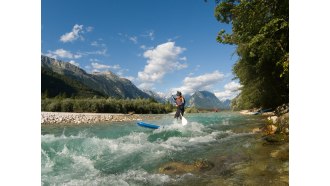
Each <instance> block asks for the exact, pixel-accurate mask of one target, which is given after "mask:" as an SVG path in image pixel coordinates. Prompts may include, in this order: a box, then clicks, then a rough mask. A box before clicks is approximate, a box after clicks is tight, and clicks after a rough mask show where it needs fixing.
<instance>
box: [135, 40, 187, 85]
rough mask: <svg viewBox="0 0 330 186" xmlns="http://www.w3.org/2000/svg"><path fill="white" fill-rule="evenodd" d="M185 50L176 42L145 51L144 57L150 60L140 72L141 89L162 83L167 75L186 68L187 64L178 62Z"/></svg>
mask: <svg viewBox="0 0 330 186" xmlns="http://www.w3.org/2000/svg"><path fill="white" fill-rule="evenodd" d="M185 50H186V49H185V48H182V47H179V46H175V43H174V42H167V43H163V44H160V45H158V46H157V47H156V48H154V49H150V50H147V51H145V52H144V54H143V56H144V57H145V58H147V59H148V60H147V65H146V66H145V67H144V70H143V71H140V72H138V80H139V81H140V82H141V85H140V87H142V88H148V87H146V86H152V85H153V84H154V83H156V82H160V81H161V80H162V79H163V77H164V76H165V75H166V74H167V73H169V72H173V71H175V70H180V69H183V68H186V67H187V64H182V63H179V62H178V61H179V55H180V54H181V53H182V52H183V51H185Z"/></svg>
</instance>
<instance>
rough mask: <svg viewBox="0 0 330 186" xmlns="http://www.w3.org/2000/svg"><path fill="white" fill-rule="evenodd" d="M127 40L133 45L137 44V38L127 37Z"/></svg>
mask: <svg viewBox="0 0 330 186" xmlns="http://www.w3.org/2000/svg"><path fill="white" fill-rule="evenodd" d="M128 39H129V40H130V41H132V42H133V43H134V44H137V42H138V41H137V39H138V38H137V37H136V36H132V37H129V38H128Z"/></svg>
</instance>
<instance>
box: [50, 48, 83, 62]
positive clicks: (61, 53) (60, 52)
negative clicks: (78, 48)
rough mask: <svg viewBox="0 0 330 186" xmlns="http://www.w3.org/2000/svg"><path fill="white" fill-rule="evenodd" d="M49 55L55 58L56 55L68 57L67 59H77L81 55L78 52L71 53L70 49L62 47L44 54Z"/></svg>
mask: <svg viewBox="0 0 330 186" xmlns="http://www.w3.org/2000/svg"><path fill="white" fill-rule="evenodd" d="M46 55H47V56H49V57H52V58H55V59H57V58H58V57H60V58H68V59H78V58H80V57H81V55H80V54H73V53H71V52H70V51H67V50H64V49H62V48H60V49H57V50H55V51H50V50H49V51H48V53H47V54H46Z"/></svg>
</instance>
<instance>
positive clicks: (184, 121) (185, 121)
mask: <svg viewBox="0 0 330 186" xmlns="http://www.w3.org/2000/svg"><path fill="white" fill-rule="evenodd" d="M180 116H181V118H182V120H181V121H182V125H183V126H185V125H187V123H188V121H187V119H186V118H185V117H183V116H182V114H181V112H180Z"/></svg>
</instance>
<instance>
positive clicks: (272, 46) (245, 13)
mask: <svg viewBox="0 0 330 186" xmlns="http://www.w3.org/2000/svg"><path fill="white" fill-rule="evenodd" d="M216 2H217V7H216V9H215V17H216V19H217V20H218V21H220V22H222V23H227V24H232V32H231V33H227V32H226V31H225V30H221V31H220V32H219V34H218V37H217V41H218V42H220V43H223V44H231V45H236V46H237V48H236V53H237V55H238V56H239V59H238V61H237V62H236V63H235V64H234V67H233V73H234V74H235V75H236V78H238V79H239V81H240V84H241V85H243V87H242V88H241V93H240V95H239V96H238V97H236V98H235V99H234V100H233V101H232V107H233V108H234V109H248V108H255V107H264V108H269V107H273V108H274V107H276V106H279V105H281V104H284V103H288V102H289V0H283V1H280V0H252V1H240V0H216Z"/></svg>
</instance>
